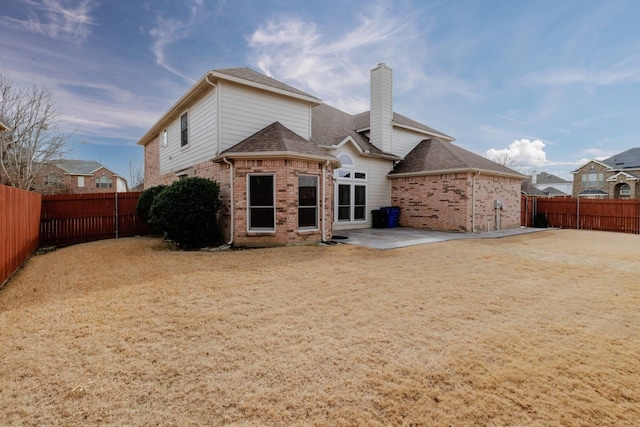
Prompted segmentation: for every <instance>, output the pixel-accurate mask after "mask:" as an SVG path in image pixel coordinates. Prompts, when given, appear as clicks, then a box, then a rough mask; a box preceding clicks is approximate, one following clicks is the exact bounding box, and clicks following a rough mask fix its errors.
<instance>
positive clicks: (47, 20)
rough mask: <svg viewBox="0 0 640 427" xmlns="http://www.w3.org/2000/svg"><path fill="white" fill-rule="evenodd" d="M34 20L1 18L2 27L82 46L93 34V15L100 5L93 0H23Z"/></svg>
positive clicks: (31, 18)
mask: <svg viewBox="0 0 640 427" xmlns="http://www.w3.org/2000/svg"><path fill="white" fill-rule="evenodd" d="M23 3H24V4H25V5H27V7H28V8H29V9H28V12H29V15H30V17H29V18H28V19H17V18H11V17H8V16H3V17H0V25H3V26H5V27H9V28H14V29H20V30H26V31H29V32H32V33H36V34H41V35H43V36H46V37H50V38H53V39H57V40H65V41H72V42H75V43H78V44H79V43H82V42H83V41H84V40H86V38H87V37H89V35H90V34H91V25H93V23H94V20H93V17H92V16H91V12H92V11H93V9H94V8H95V6H96V5H97V3H95V2H93V1H91V0H80V1H65V0H23Z"/></svg>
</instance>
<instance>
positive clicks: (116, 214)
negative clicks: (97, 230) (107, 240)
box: [115, 191, 118, 239]
mask: <svg viewBox="0 0 640 427" xmlns="http://www.w3.org/2000/svg"><path fill="white" fill-rule="evenodd" d="M115 195H116V212H115V217H116V239H117V238H118V192H117V191H116V192H115Z"/></svg>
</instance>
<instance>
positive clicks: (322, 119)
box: [311, 104, 400, 160]
mask: <svg viewBox="0 0 640 427" xmlns="http://www.w3.org/2000/svg"><path fill="white" fill-rule="evenodd" d="M356 129H357V128H356V126H355V123H354V116H352V115H351V114H349V113H345V112H344V111H341V110H338V109H337V108H334V107H332V106H330V105H327V104H320V105H316V106H315V107H313V108H312V109H311V141H312V142H314V143H315V144H318V145H319V146H323V147H330V146H332V145H334V144H338V143H340V142H341V141H342V140H344V139H345V138H346V137H347V136H351V138H352V139H353V140H354V141H355V143H356V144H358V146H359V147H360V148H361V149H362V151H364V152H365V153H367V154H369V155H372V156H379V157H384V158H393V159H398V160H400V157H397V156H394V155H393V154H390V153H385V152H384V151H382V150H380V149H379V148H378V147H376V146H375V145H373V144H372V143H371V142H369V138H367V137H365V136H364V135H362V134H360V133H358V132H356Z"/></svg>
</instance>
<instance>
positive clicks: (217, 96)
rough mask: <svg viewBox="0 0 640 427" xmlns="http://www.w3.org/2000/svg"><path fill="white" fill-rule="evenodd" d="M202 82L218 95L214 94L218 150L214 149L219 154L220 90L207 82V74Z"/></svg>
mask: <svg viewBox="0 0 640 427" xmlns="http://www.w3.org/2000/svg"><path fill="white" fill-rule="evenodd" d="M204 81H205V82H207V83H209V84H210V85H211V86H213V87H214V89H216V90H217V92H218V93H216V94H215V95H216V121H217V123H216V130H217V132H218V133H217V135H216V139H217V140H218V141H217V145H218V148H217V149H216V154H217V153H219V152H220V90H218V85H217V84H215V83H214V82H212V81H211V80H209V73H207V74H206V76H205V78H204Z"/></svg>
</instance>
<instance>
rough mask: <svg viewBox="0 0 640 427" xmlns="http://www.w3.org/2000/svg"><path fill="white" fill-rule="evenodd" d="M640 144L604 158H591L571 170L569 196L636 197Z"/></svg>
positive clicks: (639, 194)
mask: <svg viewBox="0 0 640 427" xmlns="http://www.w3.org/2000/svg"><path fill="white" fill-rule="evenodd" d="M639 179H640V147H637V148H631V149H629V150H627V151H623V152H622V153H619V154H616V155H613V156H611V157H609V158H608V159H605V160H591V161H589V162H587V163H586V164H585V165H583V166H581V167H580V168H578V169H576V170H575V171H573V196H574V197H585V198H598V199H638V198H640V185H638V180H639Z"/></svg>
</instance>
